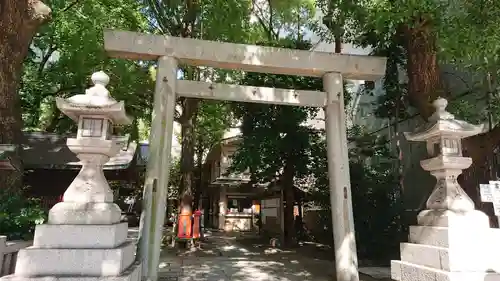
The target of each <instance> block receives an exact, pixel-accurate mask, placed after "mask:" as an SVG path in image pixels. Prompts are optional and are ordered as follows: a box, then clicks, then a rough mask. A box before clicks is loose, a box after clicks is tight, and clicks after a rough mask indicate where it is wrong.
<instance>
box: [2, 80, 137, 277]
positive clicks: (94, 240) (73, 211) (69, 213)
mask: <svg viewBox="0 0 500 281" xmlns="http://www.w3.org/2000/svg"><path fill="white" fill-rule="evenodd" d="M92 82H93V83H94V86H93V87H91V88H90V89H88V90H86V92H85V94H81V95H75V96H73V97H70V98H68V99H62V98H58V99H57V100H56V103H57V107H58V108H59V109H60V110H61V111H62V112H63V113H64V114H66V115H67V116H69V117H70V118H71V119H73V120H74V121H75V122H77V123H78V132H77V135H76V138H68V139H67V146H68V148H69V149H70V150H71V151H72V152H74V153H75V154H76V155H77V157H78V158H79V159H80V160H81V161H80V163H81V166H82V167H81V170H80V172H79V173H78V175H77V176H76V178H75V179H74V180H73V182H72V183H71V184H70V186H69V187H68V189H67V190H66V192H65V193H64V196H63V202H59V203H58V204H56V205H55V206H54V207H53V208H52V209H51V210H50V211H49V219H48V222H47V223H46V224H43V225H37V227H36V229H35V236H34V240H33V246H32V247H29V248H26V249H22V250H20V251H19V253H18V258H17V263H16V268H15V273H14V275H10V276H6V277H3V278H2V281H5V280H30V281H37V280H39V281H42V280H48V279H47V278H49V279H50V278H54V280H66V281H73V280H74V281H77V280H94V281H98V280H108V279H109V280H114V281H138V280H139V279H140V275H141V274H140V270H141V266H140V262H135V255H134V253H135V244H134V243H133V242H132V241H127V228H128V226H127V223H126V222H120V217H121V210H120V208H119V207H118V205H116V204H115V203H113V193H112V191H111V189H110V187H109V185H108V182H107V181H106V178H105V177H104V172H103V165H104V164H105V163H106V162H107V161H109V159H110V157H112V156H115V155H116V154H117V153H118V152H119V151H120V149H121V145H119V144H118V142H117V141H116V140H114V139H113V138H112V135H111V134H112V128H113V124H130V123H131V119H130V118H129V117H128V116H127V115H126V114H125V106H124V103H123V102H117V101H116V100H114V99H113V98H112V97H111V96H110V95H109V92H108V90H107V89H106V85H107V84H108V82H109V77H108V76H107V75H106V74H105V73H104V72H97V73H94V74H93V75H92ZM47 184H48V185H50V182H48V183H47Z"/></svg>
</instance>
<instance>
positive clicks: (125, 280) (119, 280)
mask: <svg viewBox="0 0 500 281" xmlns="http://www.w3.org/2000/svg"><path fill="white" fill-rule="evenodd" d="M141 268H142V265H141V263H140V262H136V263H134V264H132V266H130V267H129V268H127V270H125V271H124V272H122V273H121V274H120V275H118V276H105V277H91V276H36V277H23V276H19V275H8V276H4V277H1V278H0V281H140V280H141V279H142V278H141Z"/></svg>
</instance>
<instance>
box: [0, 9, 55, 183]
mask: <svg viewBox="0 0 500 281" xmlns="http://www.w3.org/2000/svg"><path fill="white" fill-rule="evenodd" d="M50 12H51V11H50V9H49V8H48V7H47V6H46V5H44V4H43V3H42V2H41V1H38V0H2V1H1V2H0V62H1V63H0V144H13V145H17V144H20V141H21V137H22V133H21V130H22V119H21V107H20V100H19V96H18V94H17V91H18V88H19V82H20V77H21V72H22V65H23V61H24V59H25V57H26V55H27V54H28V50H29V46H30V43H31V40H32V39H33V36H34V34H35V32H36V30H37V29H38V27H39V26H40V25H41V24H42V23H43V22H44V21H46V20H48V19H49V17H50ZM11 162H12V164H14V166H16V167H17V168H18V169H16V170H13V171H5V170H0V188H15V189H19V188H21V187H22V165H21V161H20V152H19V150H18V151H17V152H16V153H15V154H14V155H13V156H12V160H11Z"/></svg>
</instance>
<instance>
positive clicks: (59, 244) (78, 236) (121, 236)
mask: <svg viewBox="0 0 500 281" xmlns="http://www.w3.org/2000/svg"><path fill="white" fill-rule="evenodd" d="M127 229H128V226H127V223H117V224H111V225H57V224H40V225H37V226H36V228H35V237H34V239H33V246H34V247H35V248H52V249H65V248H66V249H68V248H69V249H105V248H115V247H118V246H119V245H121V244H123V243H124V242H125V240H126V239H127Z"/></svg>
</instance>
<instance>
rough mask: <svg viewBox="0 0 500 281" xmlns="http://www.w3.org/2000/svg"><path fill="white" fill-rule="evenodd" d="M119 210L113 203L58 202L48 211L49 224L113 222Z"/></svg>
mask: <svg viewBox="0 0 500 281" xmlns="http://www.w3.org/2000/svg"><path fill="white" fill-rule="evenodd" d="M120 218H121V210H120V208H119V207H118V205H116V204H115V203H105V202H104V203H79V202H59V203H57V204H56V205H55V206H54V207H52V209H50V211H49V221H48V223H49V224H115V223H119V222H120Z"/></svg>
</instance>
